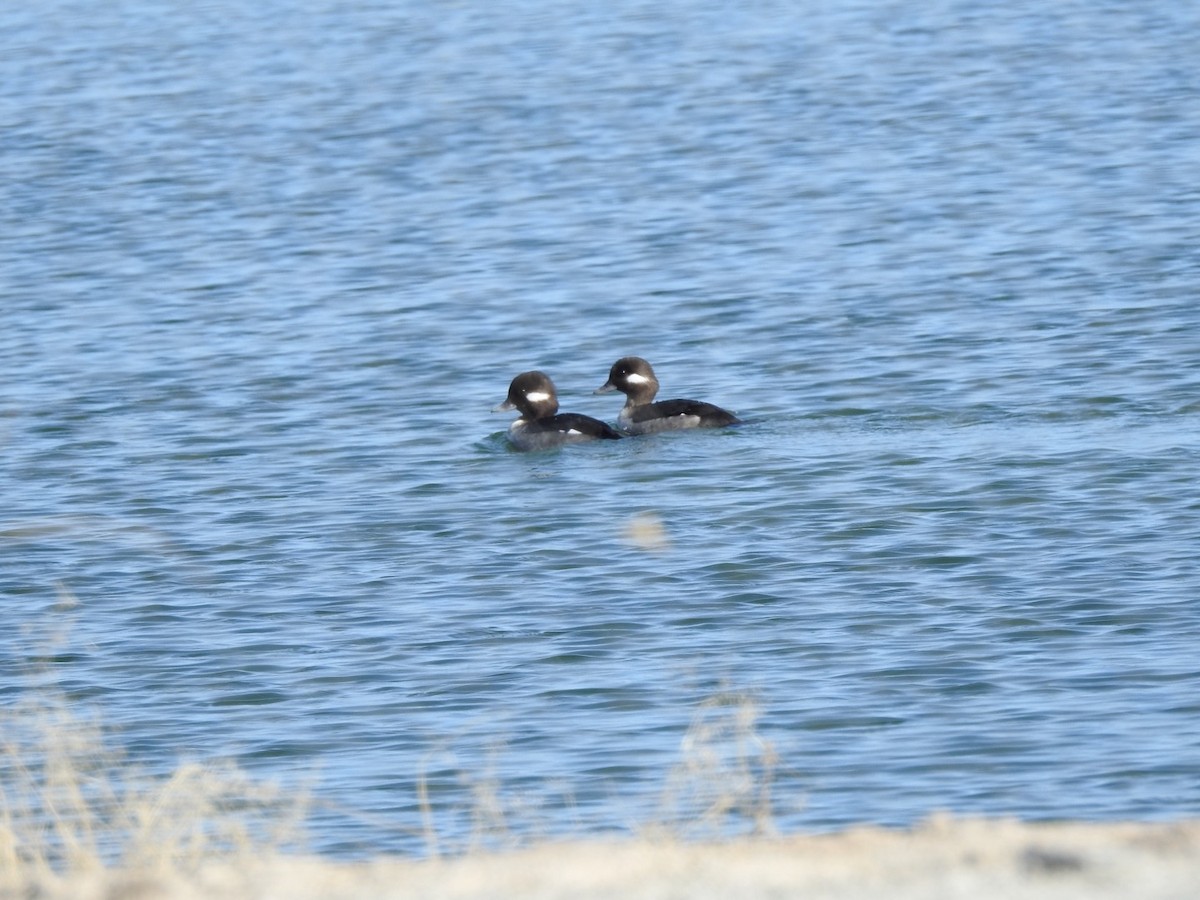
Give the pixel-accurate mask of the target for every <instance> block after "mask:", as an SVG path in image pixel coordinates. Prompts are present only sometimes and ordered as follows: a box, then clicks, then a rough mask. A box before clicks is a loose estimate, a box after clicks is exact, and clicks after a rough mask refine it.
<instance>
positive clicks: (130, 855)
mask: <svg viewBox="0 0 1200 900" xmlns="http://www.w3.org/2000/svg"><path fill="white" fill-rule="evenodd" d="M74 605H75V601H74V598H73V597H72V596H71V594H70V592H69V591H66V590H65V589H61V590H60V596H59V603H58V605H57V610H58V611H60V612H66V611H67V610H69V609H71V608H72V607H73V606H74ZM65 640H66V627H60V628H59V630H58V631H56V632H55V633H53V634H51V635H49V636H45V635H43V636H42V637H41V639H40V640H36V643H37V644H38V645H40V646H42V647H43V648H44V649H43V650H42V651H41V653H40V654H39V656H40V657H41V658H42V659H44V660H53V659H54V658H55V648H56V647H58V646H60V645H61V644H62V643H63V642H65ZM27 681H28V682H29V684H28V685H27V687H28V690H27V692H26V695H25V699H24V700H23V701H22V702H20V703H18V704H17V705H15V706H14V707H12V708H10V709H8V710H6V711H4V712H3V714H0V735H2V736H3V737H2V740H0V896H9V895H17V896H34V895H37V894H39V893H43V892H46V891H49V890H51V888H52V886H53V885H55V884H61V883H63V882H64V881H65V880H70V879H73V878H77V877H78V876H79V875H80V874H84V873H89V872H96V871H101V870H104V869H120V870H123V871H138V872H146V873H166V872H171V873H180V872H187V871H193V870H195V869H196V868H198V867H199V866H201V865H203V864H207V863H208V862H211V861H213V860H221V859H238V858H245V857H249V856H257V855H262V854H264V853H275V852H280V851H284V850H296V849H302V848H303V840H304V836H303V822H304V819H305V817H306V815H307V795H306V794H305V793H299V794H288V793H285V792H284V791H282V790H281V789H280V788H278V787H277V786H275V785H273V784H270V783H266V782H262V781H257V780H255V779H252V778H250V777H249V776H248V775H247V774H246V773H244V772H242V771H240V770H239V769H238V768H237V767H236V766H234V765H233V764H232V763H212V764H206V765H200V764H197V763H193V762H184V763H182V764H180V765H179V766H178V768H176V769H175V770H174V771H173V772H171V773H170V774H169V775H163V776H157V777H155V776H152V775H150V774H148V773H146V772H144V771H142V770H140V769H139V768H138V767H137V766H135V765H131V764H130V763H129V761H128V760H127V759H126V758H125V757H124V755H123V754H122V753H121V752H120V751H118V750H115V749H113V748H112V746H111V744H110V741H109V740H108V735H107V734H106V733H105V730H104V729H103V727H102V726H101V724H100V721H99V718H98V717H97V716H94V715H85V714H81V713H79V712H78V711H77V710H76V709H75V708H73V707H72V706H71V704H70V703H69V702H68V701H67V699H66V698H65V697H64V696H63V694H62V693H61V692H60V691H58V690H57V689H56V688H55V687H54V686H53V678H52V677H51V675H50V673H49V671H48V670H46V671H40V672H37V671H35V672H31V673H28V677H27Z"/></svg>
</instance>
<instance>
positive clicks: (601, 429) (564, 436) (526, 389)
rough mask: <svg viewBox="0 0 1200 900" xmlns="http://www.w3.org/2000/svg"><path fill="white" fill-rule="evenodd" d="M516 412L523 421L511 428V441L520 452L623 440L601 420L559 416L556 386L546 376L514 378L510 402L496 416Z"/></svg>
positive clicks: (509, 427) (518, 420)
mask: <svg viewBox="0 0 1200 900" xmlns="http://www.w3.org/2000/svg"><path fill="white" fill-rule="evenodd" d="M513 408H516V409H517V410H519V411H520V413H521V417H520V418H519V419H517V420H516V421H515V422H513V423H512V424H511V425H510V426H508V439H509V440H510V441H512V444H513V446H514V447H516V448H517V449H518V450H545V449H546V448H548V447H559V446H561V445H563V444H575V443H578V442H579V441H594V440H597V439H601V440H613V439H615V438H619V437H620V436H621V434H620V432H618V431H614V430H613V429H612V428H610V427H609V426H607V425H605V424H604V423H603V422H601V421H600V420H599V419H593V418H592V417H591V416H584V415H580V414H579V413H560V412H558V395H557V394H556V393H555V391H554V382H553V381H551V380H550V377H549V376H548V375H546V373H545V372H522V373H521V374H520V375H518V376H517V377H516V378H514V379H513V380H512V384H510V385H509V386H508V399H507V400H505V401H504V402H503V403H501V404H500V405H499V406H497V407H496V409H495V410H493V412H495V411H499V410H502V409H513Z"/></svg>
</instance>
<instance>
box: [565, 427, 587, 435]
mask: <svg viewBox="0 0 1200 900" xmlns="http://www.w3.org/2000/svg"><path fill="white" fill-rule="evenodd" d="M567 434H583V432H582V431H580V430H579V429H578V428H568V429H567Z"/></svg>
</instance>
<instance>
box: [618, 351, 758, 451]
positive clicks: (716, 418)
mask: <svg viewBox="0 0 1200 900" xmlns="http://www.w3.org/2000/svg"><path fill="white" fill-rule="evenodd" d="M609 391H620V392H621V393H623V394H624V395H625V397H626V400H625V406H624V407H623V408H622V409H621V414H620V415H619V416H618V417H617V424H618V425H620V426H621V427H622V428H624V429H625V430H626V431H628V432H629V433H630V434H654V433H655V432H658V431H675V430H676V429H680V428H723V427H724V426H726V425H740V424H741V421H742V420H741V419H739V418H738V417H737V416H735V415H734V414H733V413H731V412H729V411H727V410H724V409H721V407H719V406H713V404H711V403H704V402H703V401H700V400H659V401H658V402H657V403H655V402H653V401H654V395H655V394H657V393H658V379H657V378H655V377H654V369H652V368H650V363H648V362H646V361H645V360H644V359H642V358H641V357H640V356H626V357H624V358H622V359H618V360H617V361H616V362H615V363H613V367H612V369H611V370H610V371H609V373H608V381H606V382H604V384H602V385H600V387H598V388H596V390H595V393H597V394H605V393H607V392H609Z"/></svg>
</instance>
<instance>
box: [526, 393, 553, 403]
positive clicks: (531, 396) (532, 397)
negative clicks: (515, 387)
mask: <svg viewBox="0 0 1200 900" xmlns="http://www.w3.org/2000/svg"><path fill="white" fill-rule="evenodd" d="M525 399H526V400H529V401H530V402H532V403H541V402H542V401H544V400H549V399H550V395H549V394H547V393H546V392H545V391H530V392H529V393H528V394H526V395H525Z"/></svg>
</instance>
